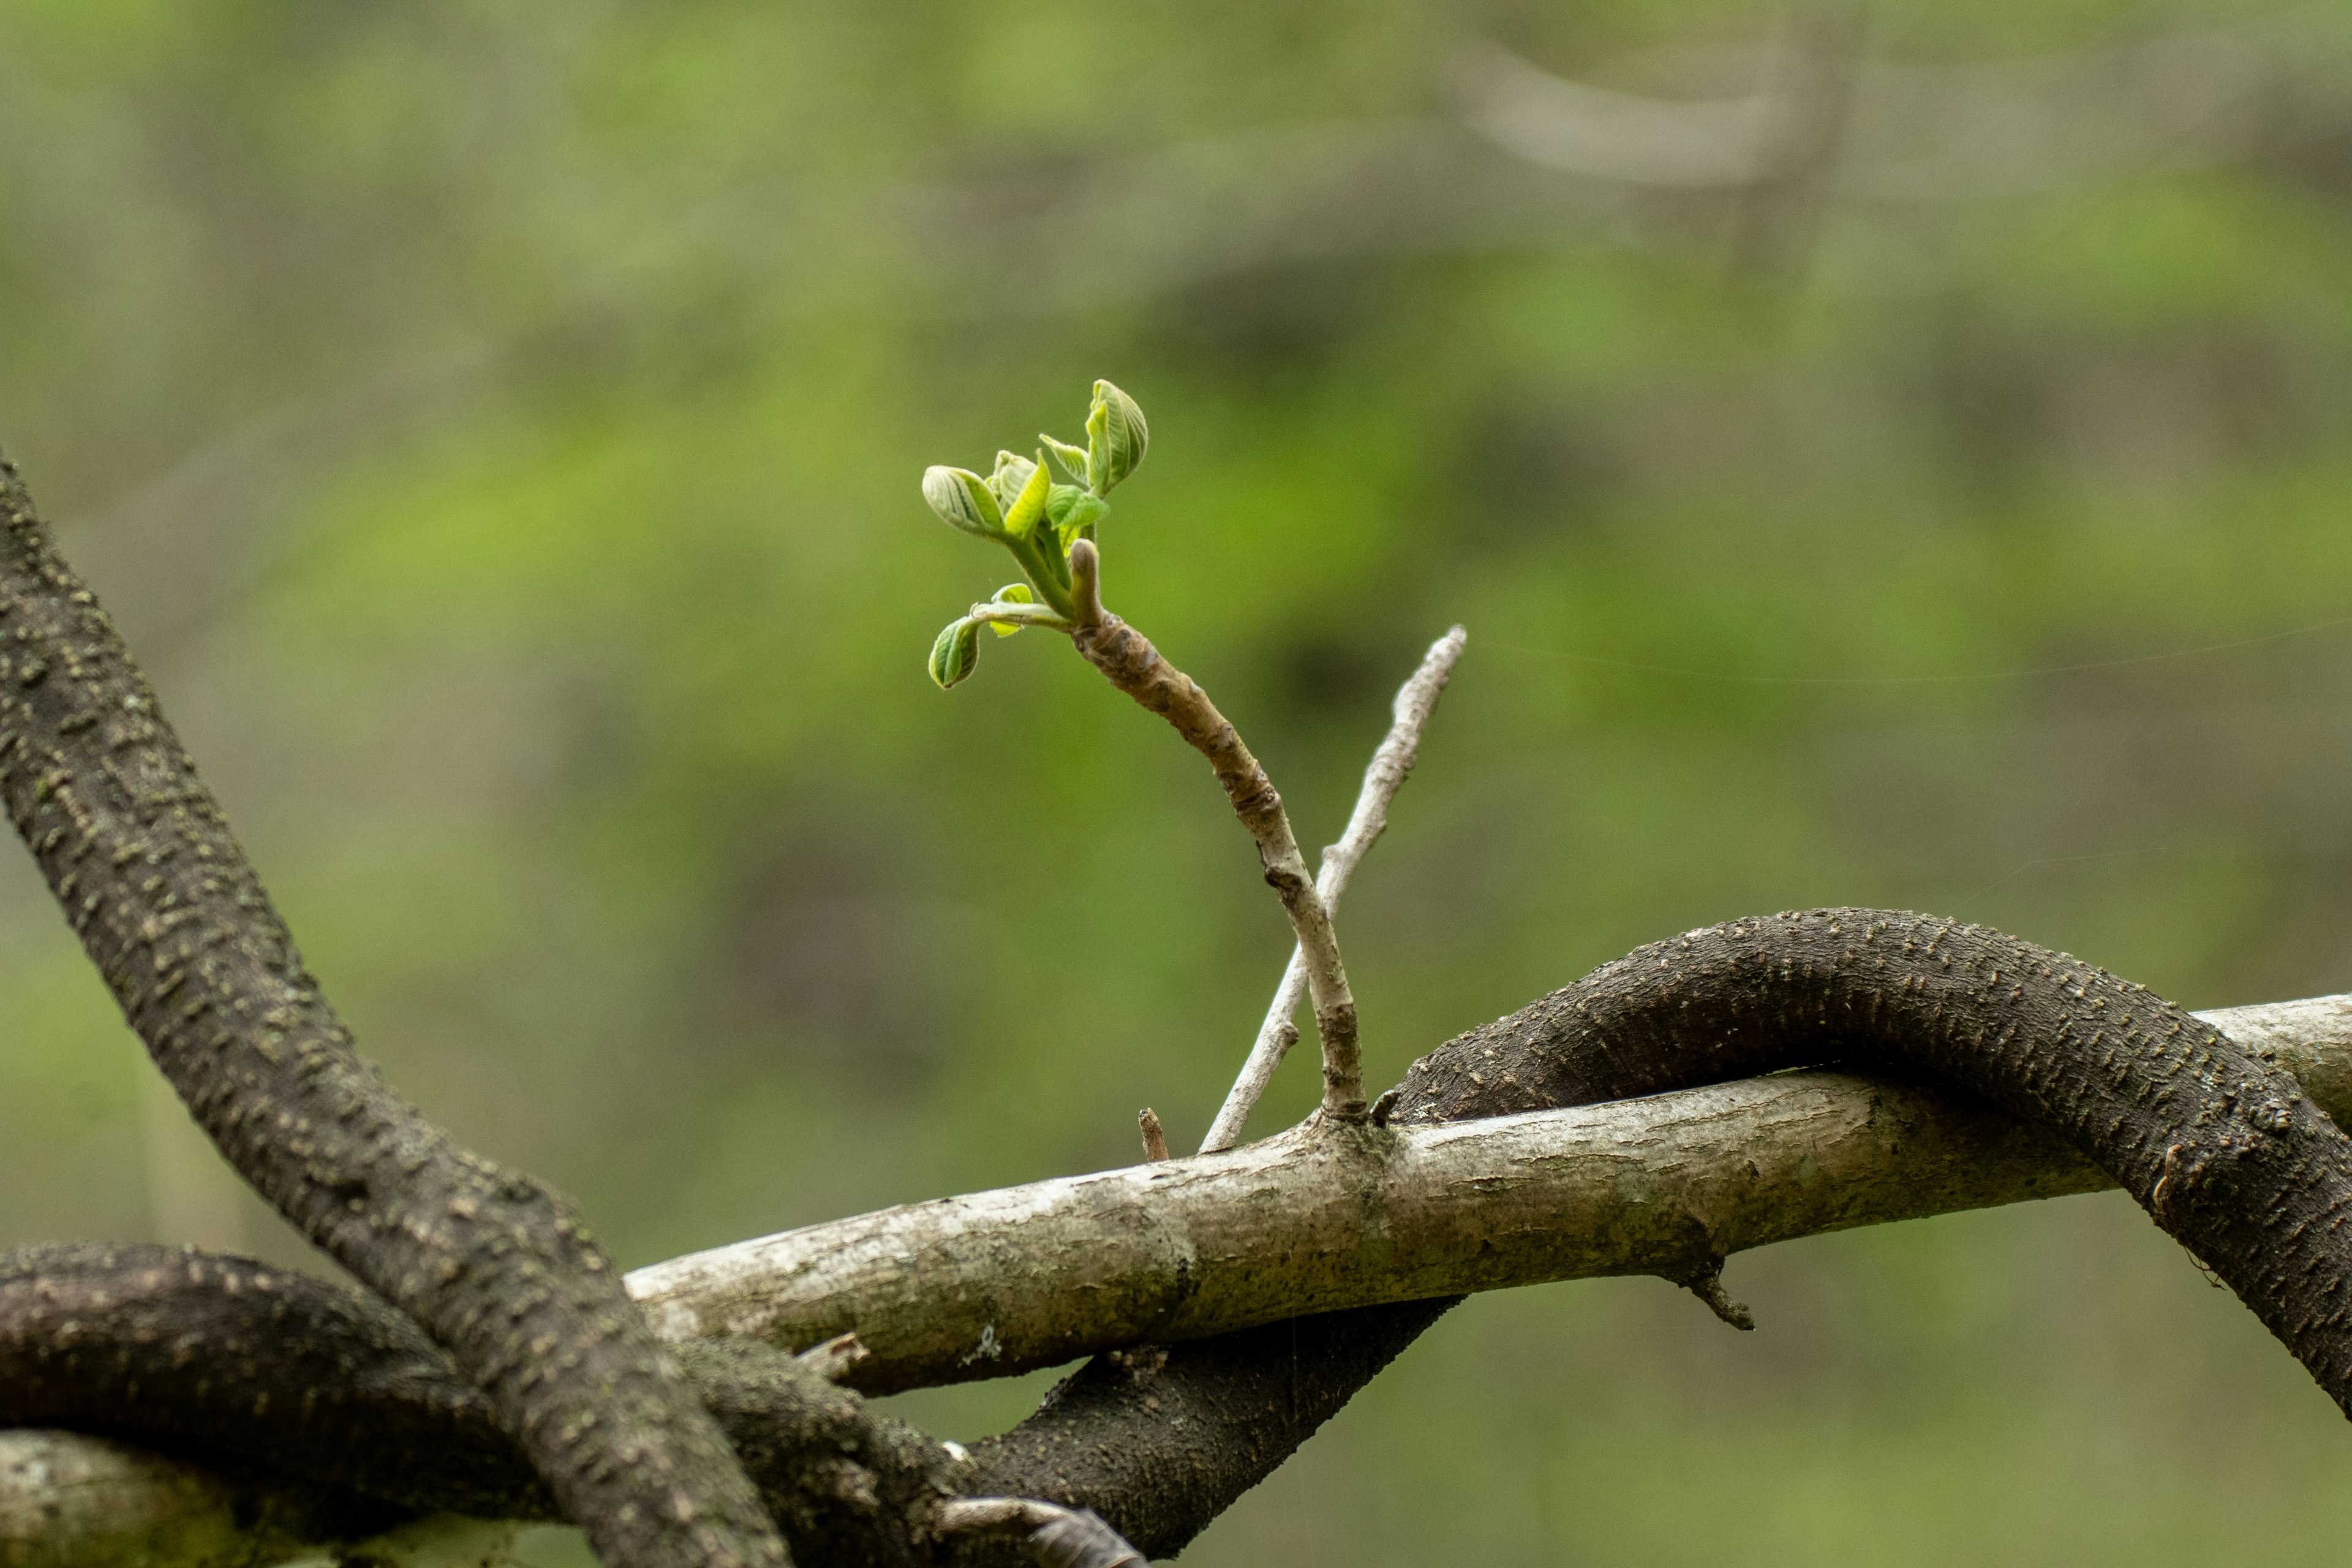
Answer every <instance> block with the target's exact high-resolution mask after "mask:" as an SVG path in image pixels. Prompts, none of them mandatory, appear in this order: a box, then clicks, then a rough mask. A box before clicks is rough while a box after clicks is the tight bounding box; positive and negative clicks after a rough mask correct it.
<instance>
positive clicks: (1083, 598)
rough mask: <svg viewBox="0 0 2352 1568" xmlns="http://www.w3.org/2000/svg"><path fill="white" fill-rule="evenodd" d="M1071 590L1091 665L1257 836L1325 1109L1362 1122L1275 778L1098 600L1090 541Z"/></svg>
mask: <svg viewBox="0 0 2352 1568" xmlns="http://www.w3.org/2000/svg"><path fill="white" fill-rule="evenodd" d="M1070 583H1071V592H1072V595H1073V596H1074V597H1075V598H1076V602H1077V608H1078V626H1077V629H1076V630H1075V631H1073V632H1072V633H1071V634H1070V641H1071V642H1072V643H1074V644H1075V645H1076V647H1077V650H1078V652H1079V653H1081V654H1083V655H1085V656H1086V659H1087V663H1089V664H1091V665H1093V666H1094V667H1095V668H1097V669H1099V670H1101V671H1102V672H1103V674H1104V675H1105V676H1106V677H1108V679H1109V680H1110V683H1111V684H1112V685H1113V686H1116V687H1118V689H1120V690H1121V691H1124V692H1126V693H1127V694H1128V695H1129V697H1132V698H1134V699H1135V700H1136V701H1138V702H1139V703H1141V704H1142V705H1143V706H1144V707H1146V708H1149V709H1150V710H1152V711H1153V712H1154V713H1157V714H1159V715H1160V717H1161V718H1163V719H1165V720H1167V721H1168V722H1169V723H1171V724H1172V725H1174V726H1175V727H1176V732H1177V733H1178V734H1180V735H1181V736H1183V737H1184V739H1185V740H1186V742H1189V743H1190V744H1191V745H1192V749H1193V750H1194V751H1197V752H1200V753H1201V754H1202V756H1204V757H1206V758H1208V759H1209V765H1210V766H1211V767H1212V768H1213V769H1215V770H1216V774H1217V782H1218V783H1219V784H1223V786H1224V791H1225V798H1226V799H1228V800H1230V801H1232V802H1233V805H1234V816H1238V817H1240V818H1241V820H1242V826H1244V827H1245V828H1247V829H1249V835H1250V837H1252V838H1253V839H1255V840H1256V842H1257V858H1258V864H1259V865H1260V866H1261V867H1263V868H1265V879H1266V882H1267V883H1268V885H1270V886H1271V887H1272V888H1273V889H1274V890H1275V892H1276V894H1277V895H1279V896H1280V897H1281V899H1282V908H1283V912H1284V913H1286V914H1287V915H1288V916H1289V917H1290V930H1291V933H1292V934H1293V935H1294V936H1296V937H1297V940H1298V946H1299V948H1300V950H1301V951H1302V952H1304V953H1305V954H1306V955H1307V957H1306V968H1307V994H1308V995H1309V996H1311V997H1312V998H1313V999H1314V1002H1315V1032H1316V1035H1317V1036H1318V1037H1319V1038H1320V1040H1321V1041H1322V1046H1323V1114H1324V1116H1325V1118H1326V1119H1327V1120H1329V1121H1363V1120H1364V1117H1365V1115H1366V1111H1367V1107H1366V1106H1365V1104H1364V1068H1363V1059H1362V1056H1361V1054H1360V1051H1359V1049H1358V1047H1357V1043H1356V998H1355V996H1354V994H1352V993H1350V992H1349V989H1348V971H1347V967H1346V965H1344V964H1343V963H1340V961H1339V935H1338V933H1337V932H1335V931H1333V930H1332V929H1331V911H1330V910H1328V909H1326V908H1325V907H1324V903H1323V897H1322V895H1321V894H1320V893H1318V892H1317V891H1316V888H1315V879H1314V878H1312V877H1310V876H1308V875H1307V858H1306V857H1305V856H1303V855H1301V854H1300V853H1299V852H1298V839H1297V836H1296V835H1294V834H1293V833H1292V832H1291V830H1290V817H1289V816H1288V814H1287V813H1286V812H1285V811H1284V810H1283V809H1282V796H1281V795H1278V794H1276V791H1275V787H1274V781H1272V780H1271V779H1269V778H1267V777H1266V776H1265V768H1263V767H1261V766H1260V765H1259V764H1258V760H1257V758H1256V757H1255V756H1253V755H1251V753H1250V749H1249V747H1248V746H1246V745H1244V744H1243V742H1242V738H1241V735H1240V733H1239V732H1238V731H1235V730H1234V727H1233V725H1232V723H1230V722H1229V721H1227V720H1226V718H1225V716H1224V715H1223V714H1222V713H1220V712H1218V711H1217V707H1216V704H1215V703H1213V702H1211V701H1210V700H1209V694H1208V693H1207V692H1205V691H1203V690H1202V689H1201V688H1200V686H1199V685H1198V684H1197V683H1196V682H1195V681H1194V680H1193V679H1192V677H1191V676H1189V675H1186V674H1185V673H1184V672H1183V671H1182V670H1181V669H1178V668H1176V667H1175V666H1174V665H1172V664H1170V663H1169V662H1168V661H1167V660H1166V659H1165V658H1161V657H1160V650H1159V649H1158V648H1155V647H1152V646H1151V642H1150V638H1148V637H1145V636H1144V635H1143V634H1142V633H1140V632H1139V631H1137V630H1136V629H1135V628H1134V627H1133V626H1129V625H1128V624H1127V623H1126V622H1125V621H1122V620H1120V619H1119V618H1118V616H1114V615H1112V614H1111V613H1110V612H1108V610H1105V609H1104V608H1103V607H1102V594H1101V558H1100V557H1099V555H1098V554H1097V552H1096V550H1095V545H1094V541H1092V540H1090V539H1081V540H1078V541H1076V542H1074V543H1072V545H1071V546H1070Z"/></svg>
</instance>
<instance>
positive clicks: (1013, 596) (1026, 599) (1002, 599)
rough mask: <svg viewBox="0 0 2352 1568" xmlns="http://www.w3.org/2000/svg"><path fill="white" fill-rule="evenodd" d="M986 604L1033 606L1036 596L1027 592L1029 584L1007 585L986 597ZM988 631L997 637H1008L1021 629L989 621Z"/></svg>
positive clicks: (1004, 623)
mask: <svg viewBox="0 0 2352 1568" xmlns="http://www.w3.org/2000/svg"><path fill="white" fill-rule="evenodd" d="M988 602H989V603H990V604H992V605H1034V604H1035V603H1036V602H1037V595H1034V594H1033V593H1031V592H1030V591H1029V584H1026V583H1007V584H1004V586H1003V587H1002V588H999V589H998V590H997V591H996V592H995V593H993V594H991V595H989V596H988ZM988 629H989V630H990V631H992V632H994V633H995V634H996V635H997V636H998V637H1011V636H1012V635H1013V633H1014V632H1017V631H1019V630H1020V629H1021V627H1020V626H1019V625H1018V624H1017V623H1012V624H1008V623H1006V622H1004V621H991V622H989V623H988Z"/></svg>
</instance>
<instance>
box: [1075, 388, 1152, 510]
mask: <svg viewBox="0 0 2352 1568" xmlns="http://www.w3.org/2000/svg"><path fill="white" fill-rule="evenodd" d="M1150 446H1151V427H1150V426H1148V425H1146V424H1145V423H1144V422H1143V410H1142V409H1141V408H1139V407H1138V406H1137V405H1136V402H1135V399H1133V398H1132V397H1129V395H1127V394H1126V393H1124V392H1121V391H1120V390H1119V389H1118V387H1116V386H1113V385H1112V384H1110V383H1109V382H1107V381H1098V382H1096V383H1095V400H1094V405H1093V406H1092V407H1090V408H1088V409H1087V489H1091V490H1093V491H1094V492H1095V494H1097V495H1098V496H1107V495H1108V494H1110V492H1111V487H1112V486H1113V485H1116V484H1118V482H1119V481H1120V480H1121V479H1125V478H1127V476H1128V475H1129V474H1131V473H1133V472H1135V470H1136V469H1137V468H1139V467H1140V466H1141V465H1142V462H1143V454H1144V453H1145V451H1146V450H1148V449H1149V448H1150Z"/></svg>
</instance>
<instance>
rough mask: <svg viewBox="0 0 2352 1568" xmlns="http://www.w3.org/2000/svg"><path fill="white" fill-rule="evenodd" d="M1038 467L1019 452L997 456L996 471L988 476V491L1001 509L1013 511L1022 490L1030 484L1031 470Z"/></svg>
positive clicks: (1003, 453) (1001, 453) (1000, 453)
mask: <svg viewBox="0 0 2352 1568" xmlns="http://www.w3.org/2000/svg"><path fill="white" fill-rule="evenodd" d="M1036 466H1037V465H1036V464H1035V463H1033V462H1031V461H1030V460H1029V459H1028V458H1024V457H1023V456H1022V455H1021V454H1020V453H1018V452H999V453H997V454H996V470H995V471H994V472H993V473H992V474H990V475H989V476H988V489H989V492H990V493H991V494H992V495H993V496H995V497H996V504H997V506H998V507H999V508H1001V509H1003V510H1005V511H1011V510H1013V502H1014V501H1016V500H1020V499H1021V488H1022V487H1023V486H1024V485H1025V484H1027V483H1028V482H1029V473H1030V470H1031V469H1033V468H1035V467H1036Z"/></svg>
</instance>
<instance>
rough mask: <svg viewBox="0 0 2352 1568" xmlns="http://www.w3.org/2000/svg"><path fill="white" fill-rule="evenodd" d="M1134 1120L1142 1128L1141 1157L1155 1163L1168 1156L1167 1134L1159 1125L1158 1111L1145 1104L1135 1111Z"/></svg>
mask: <svg viewBox="0 0 2352 1568" xmlns="http://www.w3.org/2000/svg"><path fill="white" fill-rule="evenodd" d="M1135 1121H1136V1124H1137V1125H1138V1126H1139V1127H1141V1128H1142V1129H1143V1157H1144V1158H1145V1159H1146V1160H1149V1161H1153V1162H1155V1163H1156V1162H1158V1161H1160V1160H1165V1159H1166V1158H1168V1134H1167V1133H1166V1132H1165V1131H1162V1130H1161V1128H1160V1113H1159V1112H1158V1111H1156V1110H1152V1109H1151V1107H1150V1106H1148V1105H1147V1106H1145V1107H1144V1108H1143V1109H1142V1110H1139V1111H1137V1112H1136V1113H1135Z"/></svg>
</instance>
